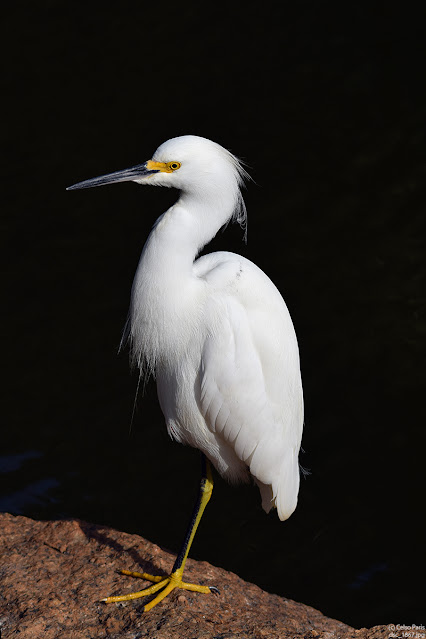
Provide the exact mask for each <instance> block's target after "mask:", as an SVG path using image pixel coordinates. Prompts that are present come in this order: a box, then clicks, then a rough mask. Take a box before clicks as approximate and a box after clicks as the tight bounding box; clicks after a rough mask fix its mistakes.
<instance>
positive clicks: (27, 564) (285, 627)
mask: <svg viewBox="0 0 426 639" xmlns="http://www.w3.org/2000/svg"><path fill="white" fill-rule="evenodd" d="M0 531H1V532H0V554H1V562H0V631H1V638H2V639H10V638H12V637H14V638H15V637H16V638H18V637H19V639H39V638H41V637H42V638H43V639H57V638H58V637H60V638H61V639H98V638H101V637H108V638H110V639H114V638H117V639H118V638H120V639H138V638H142V637H155V639H163V638H164V639H166V638H167V639H171V638H179V637H182V638H184V639H195V638H196V639H236V638H249V639H269V638H273V639H278V638H280V639H287V638H291V639H294V638H296V637H304V638H305V639H338V638H341V639H367V638H368V639H376V638H379V637H383V638H384V637H386V639H387V638H388V636H389V630H388V628H387V627H386V626H376V627H375V628H372V629H370V630H366V629H362V630H355V629H353V628H350V627H349V626H347V625H345V624H344V623H341V622H339V621H335V620H334V619H328V618H326V617H324V615H322V614H321V613H320V612H318V611H317V610H314V608H310V607H309V606H305V605H303V604H300V603H296V602H294V601H291V600H290V599H284V598H282V597H278V596H277V595H270V594H268V593H267V592H264V591H262V590H260V588H258V587H257V586H255V585H253V584H250V583H246V582H244V581H242V580H241V579H240V578H239V577H237V576H236V575H234V574H232V573H229V572H226V571H224V570H222V569H220V568H215V567H214V566H211V565H210V564H208V563H206V562H196V561H192V560H188V562H187V567H186V570H185V579H186V580H187V581H193V582H199V583H203V584H206V585H219V586H220V593H221V594H220V595H213V594H212V595H202V594H198V593H193V592H188V591H182V590H176V591H174V592H173V593H172V594H171V595H170V596H169V597H167V598H166V599H165V600H164V601H163V602H161V603H160V604H159V605H158V606H156V607H155V608H153V610H151V611H150V612H148V613H146V614H142V608H143V601H144V600H142V599H139V600H135V601H131V602H125V603H121V604H108V605H107V604H103V603H100V602H99V599H100V598H102V597H104V596H107V595H112V594H124V593H125V592H131V591H135V590H138V589H140V588H141V587H143V586H144V585H145V582H142V581H140V580H136V579H132V578H131V577H125V576H122V575H119V574H118V573H117V572H116V571H117V570H119V569H121V568H127V569H130V570H139V571H140V570H141V569H142V570H143V571H146V572H153V573H157V574H158V573H161V572H164V573H166V572H167V571H168V570H170V568H171V567H172V565H173V561H174V556H173V555H171V554H169V553H168V552H165V551H164V550H161V549H160V548H159V547H158V546H155V545H154V544H152V543H150V542H148V541H146V540H145V539H142V538H141V537H138V536H137V535H129V534H127V533H122V532H118V531H116V530H112V529H110V528H105V527H102V526H96V525H92V524H88V523H86V522H83V521H75V520H73V521H48V522H42V521H32V520H31V519H27V518H26V517H14V516H12V515H8V514H3V515H0Z"/></svg>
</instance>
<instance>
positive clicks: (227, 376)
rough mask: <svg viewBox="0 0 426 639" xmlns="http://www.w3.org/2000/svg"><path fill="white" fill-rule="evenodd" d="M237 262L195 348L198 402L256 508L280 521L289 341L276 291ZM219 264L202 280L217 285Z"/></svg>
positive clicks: (296, 420) (291, 417)
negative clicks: (244, 476)
mask: <svg viewBox="0 0 426 639" xmlns="http://www.w3.org/2000/svg"><path fill="white" fill-rule="evenodd" d="M216 255H217V254H216ZM222 255H223V254H222ZM232 257H236V256H232ZM239 259H240V262H239V263H240V271H239V272H240V276H239V280H240V281H239V286H238V290H237V291H236V290H233V291H232V294H229V295H226V296H222V298H221V302H220V305H221V308H220V311H219V312H218V308H217V305H218V301H217V298H215V299H214V304H215V308H214V310H213V309H210V312H211V313H212V314H213V315H215V316H216V321H215V325H214V329H213V330H212V332H211V333H210V334H209V335H208V337H207V338H206V340H205V342H204V346H203V349H202V356H201V371H200V372H201V375H200V380H201V382H200V383H201V389H200V400H199V405H200V410H201V413H202V415H203V417H204V419H205V422H206V425H207V427H208V428H209V430H210V431H211V432H212V433H214V434H215V436H216V438H219V439H221V440H223V441H224V442H226V443H227V444H228V445H229V446H230V447H232V449H233V450H234V451H235V454H236V455H237V457H238V458H239V459H240V460H241V461H242V462H244V463H245V464H247V466H248V467H249V469H250V473H251V474H252V475H253V477H254V478H255V480H256V482H257V484H258V485H259V488H260V491H261V494H262V505H263V507H264V509H265V510H266V511H269V510H270V508H271V507H272V506H276V507H277V509H278V515H279V517H280V519H287V518H288V517H289V516H290V515H291V513H292V512H293V511H294V509H295V507H296V504H297V494H298V489H299V465H298V454H299V448H300V441H301V434H302V426H303V396H302V387H301V381H300V370H299V358H298V349H297V341H296V337H295V335H294V330H293V326H292V323H291V319H290V316H289V314H288V311H287V308H286V306H285V304H284V302H283V300H282V298H281V296H280V295H279V293H278V291H277V289H276V288H275V287H274V285H273V284H272V282H270V280H269V279H268V278H267V277H266V275H265V274H264V273H263V272H262V271H260V270H259V269H258V268H257V267H255V266H254V265H253V264H252V263H251V262H248V261H247V260H244V259H243V258H239ZM219 267H223V263H222V264H220V265H219ZM226 267H227V268H225V269H223V268H222V269H221V270H222V272H221V273H216V274H215V275H214V276H211V275H210V277H209V279H210V280H214V279H215V278H216V279H217V278H218V279H220V280H222V281H223V276H224V271H226V270H228V271H229V269H230V264H229V263H228V264H227V265H226ZM233 269H234V270H235V262H234V265H233ZM245 281H246V283H247V284H249V286H247V285H246V284H245ZM210 283H211V282H210ZM221 289H222V291H223V286H222V287H221ZM230 292H231V291H230ZM262 298H263V299H262Z"/></svg>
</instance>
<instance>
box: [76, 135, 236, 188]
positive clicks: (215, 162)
mask: <svg viewBox="0 0 426 639" xmlns="http://www.w3.org/2000/svg"><path fill="white" fill-rule="evenodd" d="M245 177H247V173H246V172H245V170H244V169H243V168H242V166H241V163H240V162H239V160H238V159H237V158H236V157H235V156H233V155H232V153H230V152H229V151H227V150H226V149H224V148H223V147H221V146H220V145H219V144H216V143H215V142H212V141H211V140H207V139H206V138H202V137H198V136H196V135H183V136H181V137H177V138H172V139H171V140H167V142H164V144H162V145H161V146H159V147H158V149H157V150H156V152H155V153H154V155H153V156H152V159H151V160H148V161H147V162H144V163H143V164H138V165H136V166H133V167H131V168H130V169H124V170H123V171H116V172H114V173H108V174H107V175H101V176H100V177H96V178H92V179H90V180H85V181H84V182H78V183H77V184H74V185H73V186H69V187H68V189H67V190H74V189H88V188H91V187H94V186H103V185H105V184H113V183H116V182H137V183H138V184H149V185H152V186H167V187H174V188H177V189H180V190H182V191H202V190H205V189H209V188H211V187H214V186H218V187H220V186H222V185H223V186H225V184H227V185H229V184H231V183H232V182H234V183H235V184H236V186H237V187H239V185H240V184H241V182H242V181H243V180H244V178H245Z"/></svg>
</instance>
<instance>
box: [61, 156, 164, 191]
mask: <svg viewBox="0 0 426 639" xmlns="http://www.w3.org/2000/svg"><path fill="white" fill-rule="evenodd" d="M146 165H147V162H144V163H143V164H137V165H136V166H132V168H130V169H124V171H115V173H108V174H107V175H100V176H99V177H95V178H92V179H91V180H84V182H78V183H77V184H73V185H72V186H69V187H68V188H67V191H74V190H77V189H90V188H92V187H93V186H103V185H104V184H114V183H116V182H132V181H133V180H138V179H140V178H143V177H145V176H148V175H152V174H154V173H158V171H150V170H148V169H147V168H146Z"/></svg>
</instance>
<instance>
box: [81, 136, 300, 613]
mask: <svg viewBox="0 0 426 639" xmlns="http://www.w3.org/2000/svg"><path fill="white" fill-rule="evenodd" d="M246 176H247V174H246V172H245V171H244V169H243V168H242V166H241V163H240V162H239V161H238V159H237V158H236V157H234V156H233V155H232V154H231V153H230V152H229V151H227V150H225V149H224V148H223V147H221V146H219V145H218V144H216V143H215V142H212V141H210V140H207V139H205V138H201V137H197V136H192V135H186V136H182V137H177V138H173V139H171V140H168V141H167V142H165V143H164V144H162V145H161V146H160V147H159V148H158V149H157V151H156V152H155V153H154V156H153V158H152V159H151V160H149V161H148V162H145V163H144V164H140V165H138V166H135V167H133V168H131V169H127V170H124V171H118V172H116V173H111V174H108V175H104V176H101V177H98V178H94V179H91V180H87V181H85V182H80V183H78V184H75V185H74V186H72V187H69V188H70V189H83V188H88V187H93V186H100V185H103V184H109V183H113V182H124V181H134V182H137V183H139V184H148V185H152V186H167V187H174V188H176V189H179V191H180V195H179V199H178V200H177V202H176V204H174V205H173V206H172V207H171V208H169V209H168V210H167V211H166V212H165V213H164V214H163V215H161V216H160V217H159V218H158V220H157V221H156V223H155V225H154V227H153V229H152V231H151V233H150V235H149V237H148V239H147V241H146V244H145V246H144V249H143V252H142V255H141V258H140V262H139V266H138V269H137V272H136V275H135V279H134V282H133V288H132V294H131V304H130V312H129V320H128V324H127V336H128V338H129V341H130V347H131V355H132V359H133V361H134V362H135V363H136V364H137V366H138V367H139V368H140V370H141V374H144V373H146V372H148V373H153V374H154V375H155V378H156V381H157V389H158V398H159V401H160V405H161V409H162V411H163V413H164V417H165V420H166V424H167V430H168V433H169V435H170V436H171V437H172V438H173V439H175V440H176V441H178V442H181V443H183V444H189V445H190V446H194V447H195V448H198V449H199V450H200V451H201V452H202V453H203V456H205V457H203V459H204V460H205V464H204V472H203V477H202V481H201V487H200V496H199V499H198V500H197V504H196V506H195V510H194V513H193V517H192V519H191V523H190V526H189V528H188V532H187V535H186V538H185V542H184V544H183V547H182V549H181V551H180V553H179V555H178V557H177V559H176V562H175V565H174V567H173V570H172V572H171V574H170V575H169V576H168V577H156V576H153V575H148V574H146V573H130V572H129V571H123V573H124V574H127V575H132V576H135V577H141V578H143V579H146V580H148V581H152V582H154V585H153V586H151V587H149V588H146V589H144V590H142V591H140V592H138V593H132V594H130V595H124V596H120V597H108V598H107V599H104V601H107V602H111V601H122V600H126V599H133V598H137V597H142V596H146V595H151V594H153V593H155V592H159V591H161V592H159V594H158V595H157V596H156V597H155V599H154V600H153V601H151V602H150V603H149V604H147V605H146V606H145V607H144V610H149V609H150V608H152V607H153V606H154V605H156V604H157V603H158V602H159V601H161V600H162V599H163V598H164V597H165V596H166V595H167V594H168V593H169V592H170V591H171V590H173V588H176V587H180V588H186V589H189V590H197V591H200V592H210V591H216V592H217V589H215V588H213V587H210V588H209V587H206V586H199V585H195V584H187V583H184V582H183V581H182V573H183V569H184V565H185V561H186V558H187V556H188V553H189V548H190V545H191V542H192V539H193V537H194V535H195V531H196V528H197V526H198V523H199V521H200V519H201V516H202V513H203V510H204V508H205V506H206V504H207V502H208V500H209V498H210V495H211V492H212V488H213V480H212V476H211V471H210V466H209V462H208V461H207V460H209V461H210V462H211V463H212V464H213V466H214V467H215V468H216V469H217V471H218V472H219V473H220V475H222V477H225V478H226V479H227V480H229V481H231V482H241V481H243V482H246V481H248V480H249V478H250V476H252V477H253V479H254V481H255V482H256V484H257V485H258V487H259V489H260V493H261V497H262V506H263V508H264V510H265V511H266V512H269V510H270V509H271V508H273V507H275V508H276V509H277V512H278V516H279V518H280V519H281V520H285V519H287V518H288V517H290V515H291V514H292V512H293V511H294V509H295V508H296V503H297V495H298V491H299V463H298V456H299V449H300V443H301V437H302V427H303V392H302V382H301V375H300V365H299V352H298V345H297V340H296V335H295V332H294V328H293V324H292V321H291V318H290V315H289V312H288V310H287V307H286V305H285V303H284V300H283V299H282V297H281V295H280V293H279V292H278V290H277V288H276V287H275V286H274V284H273V283H272V282H271V280H270V279H269V278H268V277H267V276H266V275H265V273H263V271H261V270H260V269H259V268H258V267H257V266H256V265H255V264H253V263H252V262H250V261H249V260H247V259H245V258H244V257H242V256H240V255H236V254H234V253H228V252H223V251H220V252H217V253H211V254H209V255H204V256H202V257H199V258H198V259H197V255H198V254H199V252H200V251H201V249H202V248H203V247H204V246H205V245H206V244H207V243H208V242H209V241H210V240H211V239H212V238H213V237H214V236H215V235H216V233H217V232H218V230H219V229H220V228H221V227H222V226H224V225H225V224H226V223H227V222H228V221H229V220H236V221H237V222H239V223H240V224H241V225H242V226H244V224H245V221H246V211H245V206H244V202H243V199H242V196H241V191H240V187H241V184H242V182H243V179H244V178H245V177H246ZM205 458H207V460H206V459H205Z"/></svg>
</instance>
